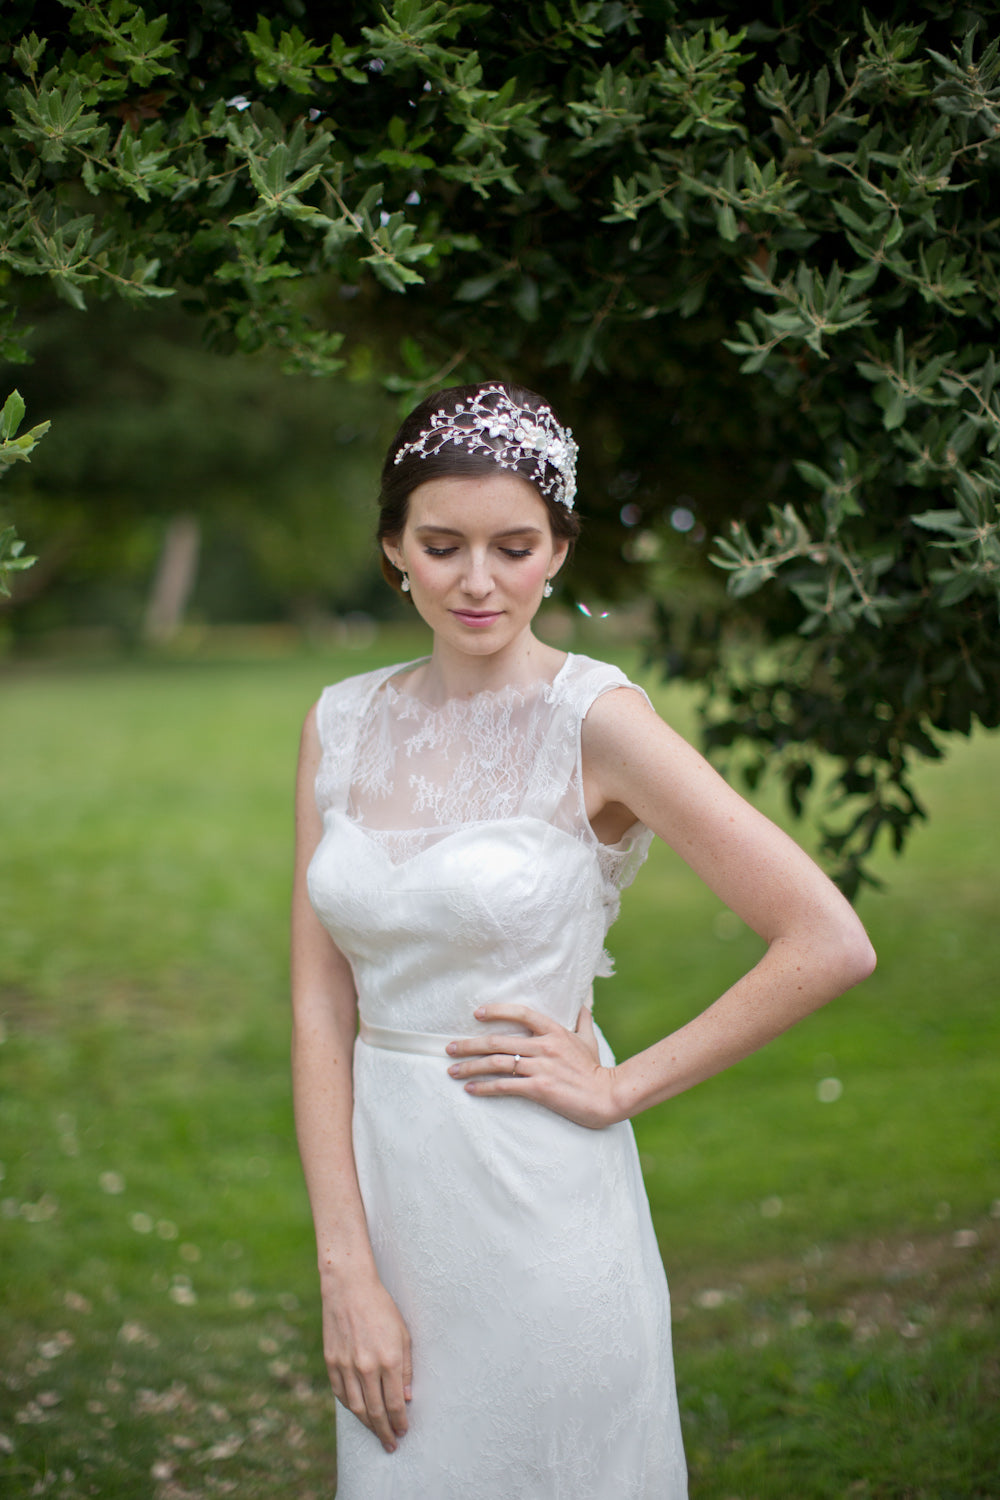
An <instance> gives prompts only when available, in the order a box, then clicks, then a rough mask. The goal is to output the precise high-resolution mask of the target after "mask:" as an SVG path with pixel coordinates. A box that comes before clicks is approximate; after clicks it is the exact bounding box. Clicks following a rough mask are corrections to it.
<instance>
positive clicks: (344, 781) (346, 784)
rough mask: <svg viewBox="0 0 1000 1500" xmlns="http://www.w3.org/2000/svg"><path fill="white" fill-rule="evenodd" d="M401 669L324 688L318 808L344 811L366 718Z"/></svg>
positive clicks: (319, 723)
mask: <svg viewBox="0 0 1000 1500" xmlns="http://www.w3.org/2000/svg"><path fill="white" fill-rule="evenodd" d="M398 670H399V668H398V667H388V668H383V669H381V670H379V671H376V672H363V673H362V674H361V675H360V676H358V677H347V678H345V680H344V681H343V682H336V683H334V684H333V685H332V686H331V687H327V688H324V689H323V691H322V693H321V694H320V697H319V702H318V703H317V705H316V729H317V732H318V734H319V743H320V749H321V751H322V754H321V757H320V763H319V770H318V771H317V772H316V806H317V807H318V808H319V810H320V812H321V813H325V812H326V811H327V810H328V809H329V808H331V807H333V808H336V809H337V810H338V812H343V811H344V809H345V808H346V806H347V798H348V794H349V792H350V787H351V777H352V775H353V771H354V761H355V756H356V752H357V745H358V734H359V730H360V727H361V722H362V718H363V716H364V714H365V711H366V709H367V707H368V704H369V702H370V700H371V697H372V694H373V693H374V692H376V691H377V689H378V688H379V687H380V686H381V684H382V682H383V681H384V680H385V679H386V678H387V677H390V676H391V675H392V673H393V672H397V671H398Z"/></svg>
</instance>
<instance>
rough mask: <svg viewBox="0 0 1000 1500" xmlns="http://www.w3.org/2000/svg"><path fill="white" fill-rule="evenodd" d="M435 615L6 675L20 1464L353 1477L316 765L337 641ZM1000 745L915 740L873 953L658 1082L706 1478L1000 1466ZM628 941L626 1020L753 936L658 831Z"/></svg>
mask: <svg viewBox="0 0 1000 1500" xmlns="http://www.w3.org/2000/svg"><path fill="white" fill-rule="evenodd" d="M420 649H421V648H420V645H419V643H413V642H412V641H406V640H403V641H393V640H385V641H383V642H380V643H379V645H378V646H375V647H372V648H370V649H369V650H366V651H361V652H350V653H348V652H342V653H340V654H339V655H337V656H336V657H335V658H334V657H327V658H323V657H320V656H318V655H312V656H310V655H307V654H302V655H297V656H296V655H291V656H288V657H286V658H275V659H271V660H235V659H234V660H212V659H204V660H193V661H189V662H184V661H174V662H171V661H162V662H154V663H145V664H142V663H136V664H134V665H121V664H107V665H105V666H103V667H96V666H95V667H86V666H81V667H77V668H76V669H73V670H70V669H68V668H66V669H64V668H60V667H58V666H44V667H38V668H36V669H34V670H30V671H28V670H25V669H23V668H22V669H17V670H10V671H8V672H7V674H6V675H5V677H4V679H3V681H2V683H0V691H2V701H3V712H2V716H0V763H2V764H3V766H4V772H5V774H4V782H3V787H4V790H3V803H2V805H0V849H2V859H3V877H2V888H0V1016H2V1019H3V1024H4V1037H5V1040H4V1042H3V1045H2V1047H0V1070H2V1071H0V1080H2V1093H0V1141H2V1145H0V1158H2V1160H3V1170H4V1180H3V1181H2V1182H0V1266H2V1271H0V1275H2V1278H3V1283H4V1296H3V1306H2V1309H0V1345H2V1349H3V1357H2V1373H0V1479H2V1483H3V1485H4V1486H5V1488H4V1493H5V1494H9V1495H10V1496H11V1497H12V1500H20V1497H22V1496H23V1497H27V1496H29V1495H44V1494H51V1495H57V1496H60V1497H66V1500H70V1497H75V1496H86V1495H96V1496H100V1497H112V1496H114V1497H117V1496H120V1497H123V1500H126V1497H127V1500H146V1497H150V1496H152V1497H155V1500H183V1497H185V1496H194V1495H198V1496H203V1495H214V1494H225V1493H232V1494H236V1495H238V1496H240V1497H258V1496H259V1497H284V1496H289V1495H295V1496H296V1497H297V1500H308V1497H309V1496H311V1495H312V1496H316V1497H319V1496H328V1495H329V1494H330V1493H331V1490H332V1483H331V1472H332V1404H331V1398H330V1396H329V1394H328V1391H327V1389H326V1381H325V1375H324V1371H323V1367H322V1360H321V1356H320V1348H319V1338H318V1333H319V1329H318V1318H317V1296H316V1289H315V1285H314V1275H313V1271H312V1254H313V1252H312V1244H311V1233H310V1228H309V1218H308V1208H307V1203H306V1199H305V1194H304V1191H303V1189H302V1186H301V1181H300V1176H299V1170H298V1165H297V1160H296V1156H295V1148H294V1141H293V1135H292V1127H291V1112H290V1101H289V1089H288V1081H287V1065H286V1053H287V1037H288V1010H287V999H286V979H285V966H286V938H285V925H286V907H287V893H288V880H289V867H290V855H291V839H290V830H291V786H292V772H293V768H294V757H295V750H296V744H297V738H298V729H299V725H300V723H301V719H302V716H303V714H304V712H305V709H306V708H307V707H308V705H309V703H310V702H311V701H312V700H313V698H314V697H315V696H316V693H317V691H318V689H319V687H320V686H322V684H323V683H324V682H325V681H328V680H331V679H333V678H336V677H337V676H341V675H344V674H345V673H347V672H353V671H361V670H365V669H366V668H367V667H369V666H371V665H374V664H375V663H376V662H377V661H381V660H391V659H398V658H402V657H406V656H410V655H415V654H418V653H419V651H420ZM585 649H587V648H585ZM658 696H659V699H660V702H661V704H662V706H663V708H664V711H665V712H667V714H668V716H669V717H670V718H671V719H673V721H674V722H676V723H677V724H678V727H680V728H681V729H682V730H686V731H687V732H690V731H691V729H692V718H691V704H690V700H689V699H688V698H687V697H686V696H685V695H684V694H683V693H679V692H677V691H674V690H671V691H670V692H666V693H660V694H659V695H658ZM998 763H1000V743H998V741H997V740H996V739H995V738H994V739H990V738H988V737H985V736H982V737H979V738H976V739H974V740H973V741H972V742H971V743H968V744H966V743H960V744H958V745H956V746H955V747H954V752H953V754H952V755H951V757H950V758H949V760H948V761H947V762H946V763H945V764H944V765H943V766H940V767H928V768H926V770H925V771H924V772H923V773H922V775H921V778H920V781H921V790H922V793H923V795H924V797H925V800H926V801H927V803H928V806H929V808H930V811H931V819H930V823H929V825H928V826H927V827H926V828H924V829H922V830H920V831H919V832H918V833H917V834H916V835H915V838H914V841H913V844H912V846H911V850H910V852H909V853H908V855H907V856H906V858H905V860H904V861H903V862H902V863H898V862H895V861H891V860H886V861H884V863H883V864H882V866H881V873H882V874H883V876H884V877H885V878H886V879H887V880H888V882H889V889H888V891H887V893H886V894H884V895H868V896H866V897H865V899H864V902H863V906H862V915H863V916H864V917H865V919H866V921H867V922H868V925H869V927H870V930H871V932H872V935H873V938H874V941H875V943H876V947H877V948H878V950H879V956H880V967H879V970H878V971H877V973H876V975H875V976H874V977H873V978H872V979H871V980H870V981H869V982H868V983H867V984H866V985H864V986H863V987H862V988H860V989H859V990H857V991H856V992H854V993H853V994H851V995H849V996H847V997H844V998H843V999H841V1000H840V1001H838V1002H836V1003H835V1004H833V1005H831V1006H830V1007H828V1008H827V1009H826V1010H825V1011H824V1012H822V1013H820V1014H819V1015H818V1016H815V1017H813V1018H811V1019H810V1020H808V1021H806V1022H805V1023H803V1025H801V1026H800V1027H798V1028H796V1030H795V1031H793V1032H792V1033H790V1034H789V1035H788V1036H786V1037H784V1038H782V1039H780V1040H779V1041H778V1042H777V1043H775V1044H774V1045H773V1046H772V1047H770V1048H768V1049H767V1050H766V1051H765V1052H763V1053H761V1054H759V1055H758V1056H756V1057H754V1058H752V1059H750V1060H748V1061H747V1062H746V1063H744V1064H742V1065H741V1066H740V1067H738V1068H736V1069H734V1070H732V1071H731V1072H730V1073H728V1074H727V1075H725V1076H724V1077H722V1078H720V1079H717V1080H713V1081H711V1082H709V1083H708V1084H705V1085H703V1086H702V1087H701V1088H699V1089H696V1090H694V1091H693V1092H692V1093H691V1094H689V1095H686V1096H684V1097H683V1098H681V1099H678V1100H675V1101H673V1102H672V1103H670V1104H669V1105H666V1106H664V1107H662V1108H660V1109H658V1110H655V1111H652V1112H651V1113H650V1114H648V1115H647V1116H645V1117H643V1118H641V1119H640V1120H639V1121H637V1135H638V1138H639V1144H640V1150H641V1152H642V1155H643V1161H644V1166H645V1170H646V1177H647V1183H648V1186H649V1191H650V1198H651V1202H652V1206H653V1212H654V1218H655V1221H656V1225H657V1230H658V1233H659V1236H660V1240H661V1244H662V1247H663V1252H664V1259H665V1261H666V1264H667V1268H668V1271H669V1272H670V1273H671V1280H672V1286H673V1291H674V1301H675V1314H676V1320H677V1321H676V1354H677V1365H678V1380H679V1386H680V1392H681V1403H682V1413H683V1418H684V1424H685V1434H686V1441H687V1445H688V1450H689V1459H690V1463H691V1471H692V1495H693V1496H695V1497H704V1500H710V1497H713V1500H714V1497H718V1500H736V1497H740V1500H771V1497H774V1500H779V1497H782V1500H784V1497H789V1500H790V1497H795V1500H807V1497H814V1496H815V1497H827V1496H829V1497H840V1496H848V1495H849V1496H861V1497H877V1500H890V1497H892V1500H904V1497H927V1500H950V1497H955V1500H958V1497H970V1496H978V1497H986V1496H997V1495H1000V1481H998V1480H997V1478H996V1476H997V1475H1000V1437H998V1433H997V1429H998V1427H1000V1424H998V1423H997V1422H996V1416H995V1414H996V1409H997V1406H996V1403H997V1396H998V1394H1000V1393H998V1389H997V1387H998V1384H1000V1377H998V1362H997V1356H996V1347H997V1318H996V1295H997V1294H996V1282H995V1269H996V1264H997V1259H998V1250H1000V1218H998V1217H996V1215H997V1213H998V1212H1000V1203H998V1200H1000V1169H998V1161H1000V1153H998V1151H997V1144H998V1143H997V1132H996V1115H997V1111H996V1098H997V1090H998V1074H1000V1065H998V1062H997V1056H998V1049H997V1042H998V1040H1000V1038H998V1032H1000V1020H998V1014H997V1006H996V983H995V977H994V976H995V975H996V974H997V972H998V970H1000V926H998V923H997V921H996V915H995V911H996V898H995V888H996V875H995V867H996V859H995V849H996V847H997V844H998V841H1000V803H998V799H997V797H996V793H995V782H996V779H997V769H998ZM770 810H773V809H770ZM800 834H802V836H804V837H805V839H806V841H807V842H808V831H805V832H804V834H803V833H802V831H801V830H800ZM612 948H613V950H614V952H615V954H616V957H617V967H618V974H617V977H616V978H615V979H613V980H609V981H602V982H601V984H600V986H599V991H598V1002H597V1003H598V1007H599V1012H600V1016H601V1020H602V1024H603V1025H604V1028H605V1030H606V1032H607V1033H608V1035H609V1037H610V1038H611V1040H612V1043H613V1045H614V1046H615V1047H616V1048H617V1049H618V1050H619V1052H621V1053H627V1052H628V1051H631V1050H635V1049H636V1048H638V1047H641V1046H644V1045H646V1044H648V1042H649V1041H650V1040H652V1039H653V1038H655V1037H656V1036H658V1035H661V1034H662V1033H663V1032H664V1031H665V1030H667V1029H669V1027H671V1026H672V1025H675V1024H677V1023H679V1022H681V1021H682V1020H683V1019H685V1018H686V1017H687V1016H689V1015H691V1014H692V1013H693V1012H694V1011H696V1010H697V1009H698V1008H700V1007H701V1006H702V1005H704V1004H705V1003H707V1002H708V1001H709V1000H710V999H712V998H713V997H714V995H715V994H717V993H718V992H719V990H720V989H722V988H724V987H725V985H726V984H727V983H729V982H730V980H731V979H732V978H733V977H734V976H735V975H736V974H737V973H738V972H739V971H740V970H741V969H742V968H744V967H746V966H747V965H748V964H750V963H752V962H753V961H754V959H755V957H756V954H757V952H758V951H759V945H758V943H757V940H756V939H755V938H754V937H753V935H752V934H749V933H747V932H745V931H744V930H743V929H742V928H741V926H740V924H739V923H738V922H736V921H735V920H733V919H731V918H730V917H729V916H728V915H727V914H726V913H724V912H722V911H721V910H720V908H719V905H718V903H717V902H716V901H715V900H714V898H713V897H712V896H711V895H710V894H709V893H708V892H706V891H704V890H703V889H702V888H701V887H700V886H699V885H698V884H697V882H696V881H694V879H693V877H691V876H690V875H689V874H688V872H687V871H686V870H685V868H684V867H683V865H681V864H680V862H679V861H677V860H676V859H675V858H674V857H673V856H672V855H671V854H670V852H669V851H667V850H665V849H657V850H655V851H654V854H653V857H652V858H651V860H650V862H649V865H648V866H647V867H646V869H645V870H644V871H642V872H641V874H640V876H639V879H638V882H637V884H636V886H635V887H634V888H633V889H632V890H631V891H630V892H629V893H628V894H627V895H626V898H625V902H624V907H623V914H622V917H621V919H620V922H619V924H618V926H617V927H616V928H615V930H614V933H613V935H612ZM831 1079H835V1080H837V1085H833V1084H831V1083H829V1080H831ZM824 1081H825V1082H824ZM821 1084H823V1085H824V1088H823V1090H819V1086H820V1085H821ZM838 1086H839V1087H838ZM818 1091H819V1092H818ZM820 1093H824V1094H825V1095H829V1094H830V1093H835V1094H837V1097H836V1098H827V1099H826V1102H824V1099H823V1098H821V1097H820ZM415 1500H416V1497H415ZM609 1500H610V1497H609Z"/></svg>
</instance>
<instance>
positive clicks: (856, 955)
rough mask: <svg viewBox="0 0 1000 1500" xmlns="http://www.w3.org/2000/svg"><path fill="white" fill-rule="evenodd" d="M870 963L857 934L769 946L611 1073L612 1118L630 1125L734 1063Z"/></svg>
mask: <svg viewBox="0 0 1000 1500" xmlns="http://www.w3.org/2000/svg"><path fill="white" fill-rule="evenodd" d="M859 933H860V929H859ZM873 961H874V955H873V954H872V951H871V947H870V945H869V944H868V942H867V939H866V938H864V935H863V933H860V935H858V934H855V933H848V934H846V935H844V936H841V937H840V938H837V939H832V940H827V941H826V943H818V942H815V941H807V940H802V941H798V942H797V941H795V940H794V939H791V938H782V939H778V940H776V941H775V942H774V943H772V944H771V945H770V947H769V948H768V950H767V952H766V953H765V954H764V956H763V958H762V959H761V960H760V962H759V963H758V964H757V965H756V966H755V968H753V969H751V970H750V972H749V973H747V974H745V975H744V976H743V977H742V978H741V979H740V980H738V981H737V983H736V984H734V985H732V986H731V988H730V989H728V990H727V991H726V992H725V993H724V994H723V995H721V996H720V997H719V999H718V1000H716V1001H715V1002H714V1004H712V1005H710V1006H709V1007H708V1009H707V1010H704V1011H702V1012H701V1014H700V1015H698V1016H696V1017H695V1018H694V1019H693V1020H691V1021H689V1022H688V1023H687V1025H685V1026H682V1027H681V1028H680V1029H679V1030H677V1031H675V1032H672V1033H671V1035H670V1036H667V1037H664V1039H663V1040H662V1041H660V1042H656V1043H655V1044H654V1045H653V1046H652V1047H649V1048H647V1049H646V1051H644V1052H639V1053H637V1054H636V1055H635V1056H634V1057H630V1058H628V1059H626V1060H625V1061H624V1062H622V1063H620V1064H618V1066H617V1067H615V1068H614V1070H613V1077H612V1080H611V1089H610V1094H611V1101H612V1103H611V1109H612V1117H613V1118H614V1119H616V1120H624V1119H630V1118H632V1117H633V1116H635V1115H637V1114H640V1113H641V1112H642V1111H643V1110H644V1109H649V1108H650V1107H651V1106H652V1105H654V1104H660V1103H662V1102H663V1101H664V1100H665V1099H672V1098H673V1097H674V1096H675V1095H677V1094H682V1093H684V1092H685V1091H686V1090H687V1089H690V1088H694V1087H695V1085H696V1084H699V1083H702V1082H704V1080H705V1079H706V1078H711V1077H713V1076H714V1075H715V1074H716V1073H720V1072H722V1071H723V1069H725V1068H728V1067H731V1066H732V1064H733V1063H736V1062H740V1061H741V1060H742V1059H743V1058H744V1057H748V1056H749V1055H750V1053H751V1052H756V1051H757V1049H758V1048H760V1047H763V1046H764V1045H765V1044H766V1043H767V1042H770V1041H773V1039H774V1038H775V1037H776V1036H780V1034H781V1033H782V1032H783V1031H787V1029H788V1028H789V1027H790V1026H792V1025H794V1024H795V1022H796V1021H799V1020H801V1019H802V1018H803V1017H804V1016H806V1015H808V1014H809V1013H810V1012H811V1011H813V1010H816V1009H817V1008H818V1007H819V1006H821V1005H824V1004H825V1003H826V1002H827V1001H828V1000H832V999H833V998H834V997H835V996H836V995H839V994H842V993H843V991H844V990H846V989H849V988H850V987H851V986H852V985H854V984H857V983H859V982H860V980H862V979H864V978H865V977H866V976H867V975H868V974H869V973H870V972H871V968H872V964H873Z"/></svg>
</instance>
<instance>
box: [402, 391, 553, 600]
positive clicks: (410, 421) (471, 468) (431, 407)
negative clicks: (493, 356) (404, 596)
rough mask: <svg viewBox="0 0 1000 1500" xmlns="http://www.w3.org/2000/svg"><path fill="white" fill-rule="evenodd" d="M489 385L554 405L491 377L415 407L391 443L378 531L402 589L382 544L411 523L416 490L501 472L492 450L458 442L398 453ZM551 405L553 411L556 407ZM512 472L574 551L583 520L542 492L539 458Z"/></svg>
mask: <svg viewBox="0 0 1000 1500" xmlns="http://www.w3.org/2000/svg"><path fill="white" fill-rule="evenodd" d="M488 386H492V387H493V388H494V389H495V388H496V387H497V386H499V387H500V389H501V390H503V391H504V392H505V394H506V395H507V396H508V397H509V398H510V400H511V401H513V402H514V403H515V404H516V405H517V406H520V407H523V408H525V409H526V410H528V411H537V410H538V408H539V407H542V406H548V405H549V403H548V402H547V401H545V400H543V398H542V397H541V396H538V395H536V394H535V392H534V391H529V390H526V389H525V387H524V386H521V385H509V384H508V383H507V382H506V381H500V380H490V381H485V382H484V383H483V384H482V385H453V386H449V387H448V388H447V389H446V390H443V391H438V393H437V395H435V396H428V397H427V399H426V400H425V401H421V403H420V405H419V406H415V407H414V408H413V410H412V411H411V412H410V415H409V416H408V417H407V418H406V419H405V421H404V422H403V424H402V426H401V427H400V429H399V431H398V432H397V433H396V436H395V437H394V438H393V440H392V442H391V443H390V444H389V451H388V453H387V454H386V458H385V463H384V464H383V466H382V479H381V486H380V490H379V517H378V529H377V531H376V533H375V535H376V537H377V539H378V544H379V554H380V562H381V565H382V573H383V576H384V577H385V579H386V581H387V582H388V583H389V584H391V585H392V587H393V588H394V589H395V590H396V591H397V592H401V590H400V573H399V570H398V569H397V568H395V567H393V565H392V563H391V562H390V561H389V559H388V558H387V557H386V555H385V553H384V552H383V551H382V543H383V541H390V542H393V541H397V540H398V538H399V537H400V536H401V535H402V533H403V528H404V526H405V525H406V516H407V511H408V507H409V499H410V496H411V494H412V493H413V491H414V490H415V489H417V488H418V486H419V485H422V484H426V483H427V482H428V481H429V480H431V479H454V478H463V477H464V478H468V479H479V478H482V477H483V476H484V475H487V474H495V473H496V470H497V465H496V462H495V461H494V460H493V459H492V458H490V456H489V455H488V454H486V453H470V452H468V450H467V449H465V448H461V447H457V446H456V445H454V444H452V443H448V444H445V445H444V446H443V447H442V448H441V449H440V451H438V452H437V453H429V454H428V455H427V457H426V458H422V457H421V456H420V454H419V453H408V454H407V455H406V457H405V458H404V459H403V460H402V461H401V462H400V463H398V464H397V463H396V454H397V453H398V452H399V450H400V448H402V447H404V446H405V445H406V444H407V443H412V442H415V441H416V439H417V438H419V436H420V434H421V433H422V432H423V431H424V430H425V429H426V428H427V427H428V426H429V425H430V420H431V417H432V416H433V415H434V413H435V412H441V411H443V412H454V411H455V410H456V409H457V406H458V404H459V402H466V401H471V400H472V398H473V397H474V396H475V395H476V394H477V393H478V392H480V391H482V390H485V389H486V388H487V387H488ZM549 409H550V410H551V407H550V408H549ZM522 470H523V472H521V471H522ZM507 472H509V473H511V474H519V475H520V477H521V478H522V479H526V480H527V482H528V483H529V484H530V485H532V487H533V488H534V490H535V493H536V494H537V495H538V497H539V499H540V500H541V501H542V502H543V504H544V506H545V509H546V510H547V511H548V515H549V526H550V528H551V531H552V535H553V537H555V538H556V539H557V540H558V541H565V542H568V543H569V549H570V552H572V550H573V543H574V542H575V541H576V539H577V537H578V536H579V534H580V518H579V516H578V515H577V513H576V511H573V510H567V508H566V506H565V505H563V504H562V502H561V501H559V500H553V499H550V497H549V496H547V495H543V494H542V492H541V490H539V488H538V486H537V484H535V482H534V474H535V459H534V458H533V457H531V456H530V455H529V456H526V457H525V458H524V459H523V460H521V462H520V463H518V464H515V465H514V466H513V467H511V468H510V469H509V470H507Z"/></svg>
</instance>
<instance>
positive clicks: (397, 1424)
mask: <svg viewBox="0 0 1000 1500" xmlns="http://www.w3.org/2000/svg"><path fill="white" fill-rule="evenodd" d="M382 1401H383V1403H384V1405H385V1410H386V1415H387V1416H388V1418H389V1426H390V1427H391V1428H392V1431H393V1433H394V1434H395V1436H396V1437H398V1438H399V1437H402V1436H403V1433H404V1432H405V1431H406V1428H407V1421H406V1397H405V1396H404V1394H403V1372H402V1370H399V1371H398V1372H393V1373H392V1374H391V1375H384V1376H383V1377H382Z"/></svg>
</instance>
